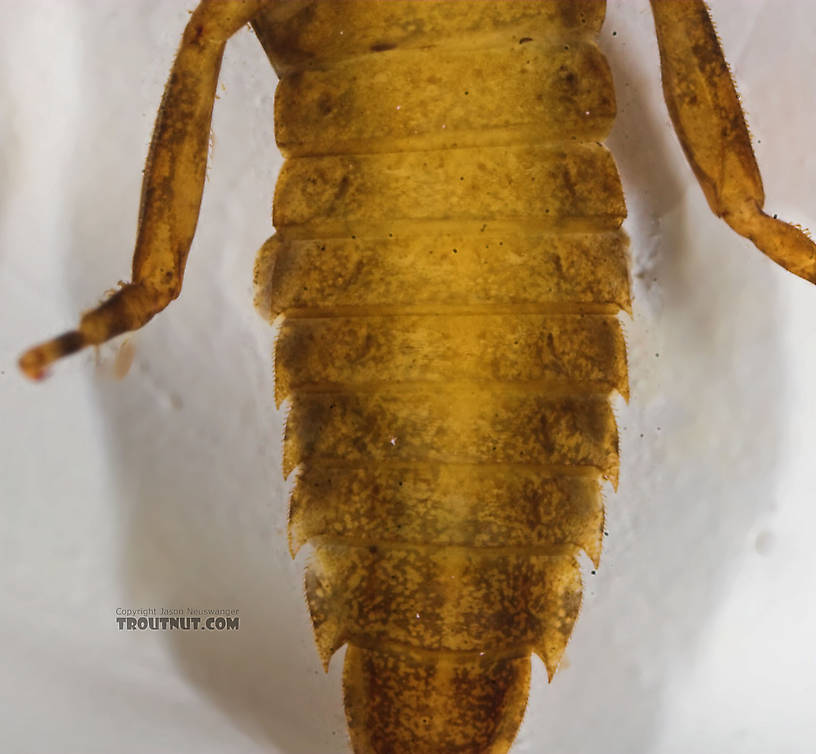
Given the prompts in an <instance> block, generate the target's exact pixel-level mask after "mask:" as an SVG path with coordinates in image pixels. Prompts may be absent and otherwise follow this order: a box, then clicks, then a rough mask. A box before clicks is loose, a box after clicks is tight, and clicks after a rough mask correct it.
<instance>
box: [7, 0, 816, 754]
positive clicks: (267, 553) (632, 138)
mask: <svg viewBox="0 0 816 754" xmlns="http://www.w3.org/2000/svg"><path fill="white" fill-rule="evenodd" d="M191 5H192V3H191V2H190V0H188V1H187V2H184V1H182V0H173V1H172V2H171V1H170V0H127V2H125V1H124V0H59V1H57V0H27V2H25V3H19V2H11V1H10V0H0V11H2V18H3V24H2V25H1V26H0V35H2V38H0V60H2V64H1V65H2V68H1V69H0V70H2V76H1V77H0V87H1V88H0V107H2V112H1V113H0V321H2V323H3V326H2V330H1V331H0V459H2V460H1V461H0V464H2V466H0V469H1V471H2V473H0V500H2V524H0V584H2V595H1V596H0V653H2V654H1V656H0V751H3V752H9V753H10V754H17V753H19V754H23V753H27V752H32V753H34V752H36V753H37V754H43V752H46V753H47V752H60V753H62V754H93V753H94V752H110V751H118V752H120V753H121V754H135V753H136V752H143V751H156V752H170V751H173V752H187V751H204V752H214V753H220V752H239V753H241V754H250V753H254V752H280V753H281V754H341V753H342V752H347V751H349V749H348V744H347V743H346V738H345V723H344V719H343V713H342V708H341V695H340V689H339V671H340V668H341V665H342V662H341V659H342V658H341V657H336V658H335V660H334V661H333V663H332V668H331V671H330V673H329V677H328V678H325V677H324V675H323V672H322V670H320V667H319V663H318V659H317V655H316V652H315V650H314V647H313V639H312V634H311V628H310V625H309V621H308V618H307V616H306V610H305V605H304V602H303V599H302V590H301V575H300V569H301V562H291V561H290V559H289V556H288V553H287V549H286V540H285V518H286V511H285V507H286V505H285V486H284V483H283V481H282V479H281V475H280V465H279V448H280V438H281V418H282V417H281V415H280V414H279V413H277V412H276V411H275V410H274V405H273V398H272V368H271V348H272V338H271V329H270V328H269V327H268V325H266V323H264V322H263V321H262V320H261V319H260V318H259V317H258V316H257V315H256V314H255V312H254V310H253V309H252V304H251V272H252V265H253V261H254V255H255V251H256V250H257V248H258V247H259V246H260V244H261V243H262V242H263V241H264V240H265V238H266V237H267V236H269V235H270V234H271V232H272V228H271V218H270V214H271V200H272V191H273V186H274V181H275V175H276V172H277V169H278V166H279V157H278V155H277V153H276V150H275V147H274V143H273V136H272V117H273V113H272V104H273V93H274V86H275V77H274V74H273V72H272V70H271V69H270V67H269V65H268V63H267V61H266V58H265V56H264V55H263V53H262V51H261V48H260V46H259V45H258V43H257V41H256V40H255V38H254V37H253V35H252V34H251V33H250V32H249V31H242V32H240V33H239V34H238V35H237V37H236V38H235V39H234V40H233V41H232V42H231V43H230V45H229V47H228V52H227V55H226V58H225V62H224V70H223V79H222V80H223V82H224V83H223V86H222V87H220V88H219V93H220V100H219V101H218V103H217V105H216V112H215V123H214V130H215V147H214V153H213V157H212V160H211V163H210V171H209V181H208V183H207V186H206V191H205V196H204V203H203V207H202V216H201V221H200V224H199V232H198V236H197V239H196V242H195V244H194V246H193V249H192V252H191V254H190V262H189V267H188V273H187V275H186V278H185V288H184V294H183V296H182V298H181V299H180V300H179V301H178V302H177V303H175V304H173V305H172V306H171V308H170V309H169V310H168V311H167V312H166V313H164V314H163V315H161V316H160V317H158V318H156V319H155V320H154V321H153V322H152V323H151V324H150V325H149V326H148V327H147V328H146V329H145V330H144V331H143V332H140V333H138V334H137V335H135V336H133V337H132V338H131V339H130V341H129V342H130V345H131V346H132V347H133V349H134V352H135V361H134V364H133V366H132V368H131V370H130V373H129V374H128V376H127V377H126V378H125V379H124V380H122V381H117V380H116V379H114V377H113V376H112V374H113V372H114V371H115V368H114V365H115V363H116V361H117V358H121V357H117V353H118V349H119V346H120V343H121V339H120V341H119V342H117V343H114V344H113V345H111V346H108V347H105V348H103V349H101V352H100V354H99V356H98V359H99V363H98V364H97V362H96V360H95V357H94V354H93V353H92V352H90V353H86V354H83V355H81V356H78V357H74V358H73V359H71V360H70V361H67V362H65V363H62V364H60V365H59V366H58V367H57V368H56V369H55V370H54V374H53V376H52V378H51V379H50V380H48V381H46V382H44V383H42V384H36V385H34V384H29V383H26V382H25V381H24V380H23V379H22V378H21V377H20V375H19V374H18V373H17V371H16V368H15V360H16V357H17V355H18V354H19V352H20V351H21V350H22V349H23V348H24V347H26V346H28V345H29V344H31V343H32V342H35V341H39V340H41V339H43V338H44V337H47V336H51V335H54V334H57V333H58V332H61V331H63V330H65V329H68V328H70V327H73V326H74V325H75V324H76V321H77V315H78V313H79V312H80V311H81V310H83V309H86V308H88V307H90V306H92V305H94V304H95V303H96V302H97V301H98V300H99V298H100V297H101V295H102V293H103V292H104V291H105V290H106V289H108V288H110V287H112V286H113V285H114V284H115V283H116V282H117V280H119V279H125V278H127V277H128V276H129V269H130V261H129V259H130V253H131V249H132V244H133V238H134V233H135V226H136V212H137V206H138V199H139V187H140V180H141V169H142V165H143V162H144V157H145V155H146V151H147V145H148V140H149V135H150V131H151V128H152V123H153V118H154V114H155V111H156V108H157V106H158V102H159V99H160V96H161V91H162V88H163V85H164V80H165V77H166V75H167V72H168V70H169V68H170V64H171V61H172V57H173V54H174V51H175V48H176V45H177V42H178V39H179V37H180V34H181V30H182V28H183V26H184V23H185V20H186V18H187V11H188V10H189V8H188V6H191ZM711 5H712V11H713V14H714V16H715V18H716V19H717V21H718V28H719V31H720V33H721V35H722V38H723V41H724V45H725V48H726V54H727V56H728V58H729V60H730V62H731V65H732V68H733V70H734V72H735V74H736V77H737V79H738V82H739V87H740V91H741V94H742V96H743V101H744V102H745V105H746V109H747V111H748V117H749V122H750V125H751V129H752V133H753V135H754V137H755V139H756V142H757V144H756V146H757V154H758V157H759V162H760V166H761V168H762V170H763V174H764V177H765V186H766V192H767V195H768V197H769V199H768V203H767V208H768V209H769V211H771V212H778V213H779V215H780V216H781V217H784V218H786V219H789V220H792V221H796V222H800V223H802V224H803V225H810V226H811V227H814V226H816V209H814V202H813V197H814V196H816V158H814V148H813V133H814V122H815V121H816V88H815V87H814V86H813V80H812V76H813V71H814V67H815V66H814V63H816V56H815V55H814V52H813V39H814V37H816V6H814V4H813V3H812V2H810V0H774V2H773V3H771V2H763V1H761V0H712V2H711ZM602 44H603V47H604V50H605V51H606V52H607V54H608V55H609V57H610V60H611V63H612V66H613V69H614V72H615V76H616V84H617V90H618V102H619V111H620V118H619V121H618V123H617V125H616V128H615V131H614V133H613V135H612V138H611V139H610V147H611V148H612V150H613V152H614V154H615V156H616V158H617V160H618V163H619V166H620V170H621V174H622V177H623V180H624V186H625V188H626V192H627V200H628V204H629V208H630V220H629V221H628V222H627V229H628V231H629V233H630V234H631V236H632V246H633V254H634V262H633V273H634V292H635V296H636V299H635V317H634V320H632V321H627V323H626V329H627V333H628V340H629V345H630V371H631V385H632V399H631V402H630V404H629V405H628V406H624V405H622V404H621V405H619V406H618V416H619V420H620V426H621V452H622V458H623V466H622V470H621V485H620V490H619V492H618V494H617V495H613V494H611V493H610V494H609V495H608V496H607V503H608V526H607V528H608V532H609V536H608V537H607V538H606V541H605V551H604V556H603V560H602V565H601V569H600V571H599V572H598V574H597V575H593V574H591V573H590V572H589V569H588V568H587V570H586V572H585V602H584V609H583V613H582V615H581V618H580V620H579V623H578V625H577V628H576V631H575V634H574V636H573V639H572V641H571V643H570V645H569V647H568V649H567V659H566V661H565V663H564V666H563V667H562V668H561V670H560V671H559V673H558V675H557V676H556V680H555V682H554V683H553V684H552V685H551V686H547V685H546V683H545V676H544V673H543V670H542V668H541V666H540V664H539V663H538V662H537V661H535V663H534V683H533V691H532V695H531V702H530V707H529V713H528V715H527V719H526V720H525V723H524V726H523V729H522V732H521V734H520V736H519V739H518V742H517V744H516V746H515V748H514V750H513V751H514V754H515V753H516V752H518V754H522V753H525V754H538V753H539V752H545V751H546V752H551V753H553V754H594V753H595V752H598V753H602V754H640V753H645V754H674V753H676V754H687V753H688V752H694V753H695V754H706V753H707V752H712V753H713V752H718V754H723V753H726V754H728V753H731V752H733V753H734V754H737V753H739V754H752V753H754V752H756V753H757V754H768V753H769V752H773V753H774V754H789V753H790V754H794V753H796V754H799V753H800V752H801V753H802V754H804V753H805V752H812V751H813V747H814V745H816V744H814V741H816V721H814V717H813V705H814V700H815V699H816V656H815V653H816V650H814V644H813V640H812V637H813V636H816V589H815V588H814V586H813V585H814V579H815V578H816V552H814V549H813V547H812V542H813V532H814V531H816V513H814V510H815V509H816V508H815V507H814V505H813V503H814V501H816V476H814V474H813V458H814V451H816V399H814V390H813V385H814V384H816V289H814V288H812V287H810V286H808V285H807V284H806V283H804V282H802V281H800V280H798V279H796V278H794V277H793V276H790V275H787V274H786V273H784V272H783V271H782V270H780V269H778V268H776V267H775V266H774V265H773V264H772V263H770V262H769V261H767V260H766V259H764V258H763V257H762V256H761V255H760V254H759V253H758V252H756V251H754V250H753V248H752V247H751V246H750V244H749V243H748V242H746V241H743V240H741V239H739V238H737V237H736V236H734V235H733V234H732V233H731V232H730V231H729V229H728V228H727V227H726V226H725V225H724V224H723V223H722V222H720V221H718V220H716V219H715V218H714V217H712V216H711V215H710V214H709V212H708V209H707V206H706V205H705V202H704V200H703V198H702V195H701V193H700V191H699V189H697V187H696V186H695V185H694V184H693V183H692V181H691V174H690V171H689V169H688V168H687V166H686V165H685V163H684V161H683V158H682V155H681V152H680V149H679V146H678V144H677V141H676V138H675V136H674V134H673V132H672V130H671V128H670V124H669V122H668V118H667V115H666V111H665V106H664V105H663V102H662V99H661V95H660V90H659V78H658V58H657V49H656V45H655V42H654V39H653V29H652V21H651V15H650V13H649V11H648V6H647V3H646V0H613V2H611V3H610V8H609V12H608V19H607V25H606V27H605V29H604V33H603V37H602ZM299 561H300V559H299ZM142 606H152V607H162V606H166V607H178V606H180V607H196V606H198V607H236V608H238V609H240V611H241V621H242V622H241V629H240V631H239V632H237V633H232V634H229V633H223V634H214V633H205V632H200V633H169V632H168V633H135V632H131V633H128V632H119V631H118V630H117V628H116V624H115V620H114V618H115V610H116V609H117V608H128V607H142ZM418 754H425V753H418Z"/></svg>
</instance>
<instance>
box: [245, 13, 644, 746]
mask: <svg viewBox="0 0 816 754" xmlns="http://www.w3.org/2000/svg"><path fill="white" fill-rule="evenodd" d="M311 7H312V9H313V12H311V13H310V14H309V17H308V20H304V18H303V17H302V16H299V15H298V14H294V15H292V16H291V17H289V18H288V19H285V20H283V21H281V20H280V18H278V19H275V18H269V19H267V22H268V24H269V26H268V27H267V26H264V25H262V24H261V25H259V36H260V37H261V39H262V41H264V44H265V47H266V49H267V51H268V53H269V54H270V58H271V59H272V62H273V64H274V65H275V67H276V68H277V69H278V70H279V71H280V73H281V82H280V84H279V87H278V93H277V97H276V119H275V122H276V134H277V139H278V143H279V145H280V146H281V149H282V151H283V152H284V155H285V156H286V157H287V158H288V159H287V161H286V162H285V163H284V166H283V169H282V171H281V175H280V177H279V180H278V185H277V189H276V193H275V206H274V217H273V219H274V223H275V226H276V228H277V235H276V236H275V237H273V238H272V239H271V240H270V242H269V243H268V244H266V246H265V247H264V249H263V250H262V252H261V255H260V258H259V262H258V268H257V283H258V288H259V297H258V304H259V306H260V308H261V310H262V311H266V312H267V314H268V316H269V317H270V318H271V319H272V318H275V317H276V316H278V315H279V314H283V316H284V321H283V326H282V330H281V333H280V337H279V340H278V344H277V352H276V384H277V399H278V401H282V400H284V399H288V400H289V401H291V410H290V413H289V416H288V420H287V427H286V436H285V440H284V446H285V447H284V472H285V473H288V472H290V471H292V470H293V469H295V468H296V467H297V468H298V469H299V475H298V479H297V481H296V485H295V489H294V494H293V504H292V515H291V535H292V544H293V548H295V549H296V548H298V547H299V546H300V545H301V544H303V543H304V542H305V541H310V542H311V543H312V544H313V545H314V547H315V554H314V556H313V557H312V559H311V560H310V562H309V565H308V566H307V577H306V585H307V598H308V601H309V607H310V610H311V613H312V618H313V621H314V625H315V631H316V636H317V642H318V647H319V650H320V653H321V656H322V657H323V660H324V662H325V663H328V661H329V659H330V657H331V655H332V654H333V653H334V651H335V650H336V649H337V648H339V647H340V646H342V645H343V644H345V643H348V644H349V649H348V650H347V654H346V667H345V673H344V685H345V697H346V707H347V712H348V716H349V723H350V730H351V734H352V742H353V745H354V748H355V751H358V752H386V751H388V752H392V751H393V752H408V751H411V752H430V751H434V752H454V751H456V752H473V753H474V754H476V752H488V751H489V752H496V753H498V752H505V751H507V749H508V747H509V745H510V743H511V741H512V739H513V738H514V737H515V732H516V729H517V727H518V724H519V723H520V721H521V717H522V715H523V712H524V708H525V706H526V699H527V685H528V676H529V663H530V660H529V658H530V654H531V652H536V653H538V654H539V655H540V656H541V658H542V659H543V660H544V662H545V663H546V664H547V667H548V670H549V672H550V673H551V674H552V673H554V672H555V669H556V667H557V665H558V662H559V660H560V657H561V654H562V652H563V650H564V647H565V645H566V642H567V639H568V638H569V635H570V633H571V631H572V625H573V622H574V620H575V618H576V616H577V613H578V610H579V607H580V603H581V582H580V573H579V569H578V567H577V563H576V559H575V558H576V555H577V553H578V551H579V550H580V549H581V548H584V549H586V551H587V552H589V553H590V554H591V555H592V556H593V557H594V558H595V559H597V558H598V556H599V554H600V546H601V536H602V525H603V513H602V508H601V503H600V491H599V485H600V483H601V480H602V477H604V476H606V477H607V478H610V479H613V480H616V478H617V466H618V456H617V431H616V428H615V422H614V417H613V415H612V412H611V409H610V406H609V395H610V393H611V392H612V391H613V390H619V391H621V392H622V393H626V384H627V380H626V360H625V350H624V343H623V337H622V334H621V331H620V325H619V323H618V320H617V319H616V317H615V316H614V315H615V313H616V312H618V311H619V310H620V308H621V307H628V305H629V292H628V273H627V270H626V259H627V255H626V244H627V242H626V238H625V237H624V235H623V234H622V233H621V232H620V231H619V227H620V224H621V222H622V220H623V218H624V216H625V207H624V202H623V192H622V190H621V186H620V181H619V179H618V175H617V171H616V169H615V165H614V163H613V161H612V158H611V156H610V155H609V153H608V152H607V151H606V150H605V149H604V148H603V147H601V146H599V142H600V141H602V140H603V139H604V138H605V136H606V134H607V132H608V130H609V128H610V127H611V124H612V118H613V116H614V93H613V89H612V81H611V76H610V73H609V69H608V67H607V65H606V62H605V60H604V58H603V56H602V55H601V53H600V52H599V51H598V49H597V47H596V46H595V37H596V36H597V33H598V31H599V29H600V24H601V21H602V18H603V3H601V2H584V3H555V2H549V3H546V2H539V3H413V2H396V3H394V2H391V3H378V4H371V3H348V4H343V7H342V13H339V11H338V10H337V8H338V6H336V5H332V4H322V5H317V6H311ZM281 10H282V6H281V7H279V8H278V9H277V12H281ZM275 14H276V9H274V8H273V9H271V10H270V11H269V12H268V15H269V16H271V17H274V16H275ZM262 18H263V16H262ZM275 21H277V23H275ZM267 28H269V29H270V32H269V33H268V34H266V33H265V30H266V29H267ZM468 29H473V30H474V32H473V33H472V34H470V35H468V34H467V33H458V30H468ZM341 31H342V32H343V33H342V34H340V32H341ZM599 252H600V253H599ZM593 258H597V262H598V263H599V265H600V268H601V269H602V272H601V273H599V272H598V270H599V267H596V266H595V265H593V264H592V263H591V262H590V260H592V259H593ZM531 270H534V271H535V272H534V274H531ZM509 271H512V273H513V274H508V272H509Z"/></svg>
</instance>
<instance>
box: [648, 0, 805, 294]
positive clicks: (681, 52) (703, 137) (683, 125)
mask: <svg viewBox="0 0 816 754" xmlns="http://www.w3.org/2000/svg"><path fill="white" fill-rule="evenodd" d="M651 5H652V13H653V14H654V19H655V27H656V29H657V41H658V45H659V47H660V63H661V72H662V76H663V94H664V97H665V99H666V105H667V106H668V109H669V114H670V115H671V119H672V122H673V123H674V129H675V131H676V133H677V136H678V137H679V139H680V143H681V144H682V146H683V150H684V151H685V153H686V157H687V158H688V161H689V163H690V164H691V167H692V169H693V170H694V173H695V175H696V176H697V180H698V182H699V183H700V186H701V187H702V189H703V192H704V193H705V196H706V199H707V200H708V204H709V206H710V207H711V210H712V211H713V212H714V213H715V214H716V215H717V216H718V217H721V218H722V219H723V220H725V221H726V222H727V223H728V224H729V225H730V226H731V227H732V228H733V229H734V230H735V231H736V232H737V233H739V234H740V235H741V236H744V237H745V238H748V239H750V240H751V241H753V242H754V244H755V245H756V246H757V248H759V250H760V251H762V252H763V253H765V254H767V255H768V256H769V257H770V258H771V259H773V260H774V261H775V262H776V263H777V264H779V265H781V266H782V267H784V268H785V269H786V270H789V271H790V272H792V273H794V274H795V275H798V276H799V277H802V278H804V279H805V280H809V281H810V282H816V244H814V243H813V241H811V239H810V238H809V237H808V236H807V235H806V234H805V233H804V232H803V231H802V230H800V229H799V228H797V227H795V226H793V225H789V224H788V223H785V222H782V221H781V220H777V219H776V218H773V217H769V216H768V215H766V214H765V213H764V212H763V211H762V207H763V205H764V203H765V192H764V190H763V188H762V178H761V176H760V174H759V168H758V167H757V163H756V158H755V157H754V152H753V149H752V148H751V138H750V136H749V134H748V129H747V127H746V125H745V118H744V116H743V113H742V107H741V106H740V101H739V97H738V95H737V92H736V89H735V87H734V82H733V81H732V79H731V74H730V72H729V70H728V64H727V63H726V62H725V58H724V56H723V52H722V48H721V47H720V42H719V40H718V39H717V34H716V32H715V31H714V26H713V24H712V22H711V18H710V17H709V14H708V10H707V8H706V5H705V3H704V2H703V0H686V1H685V2H677V0H651Z"/></svg>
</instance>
